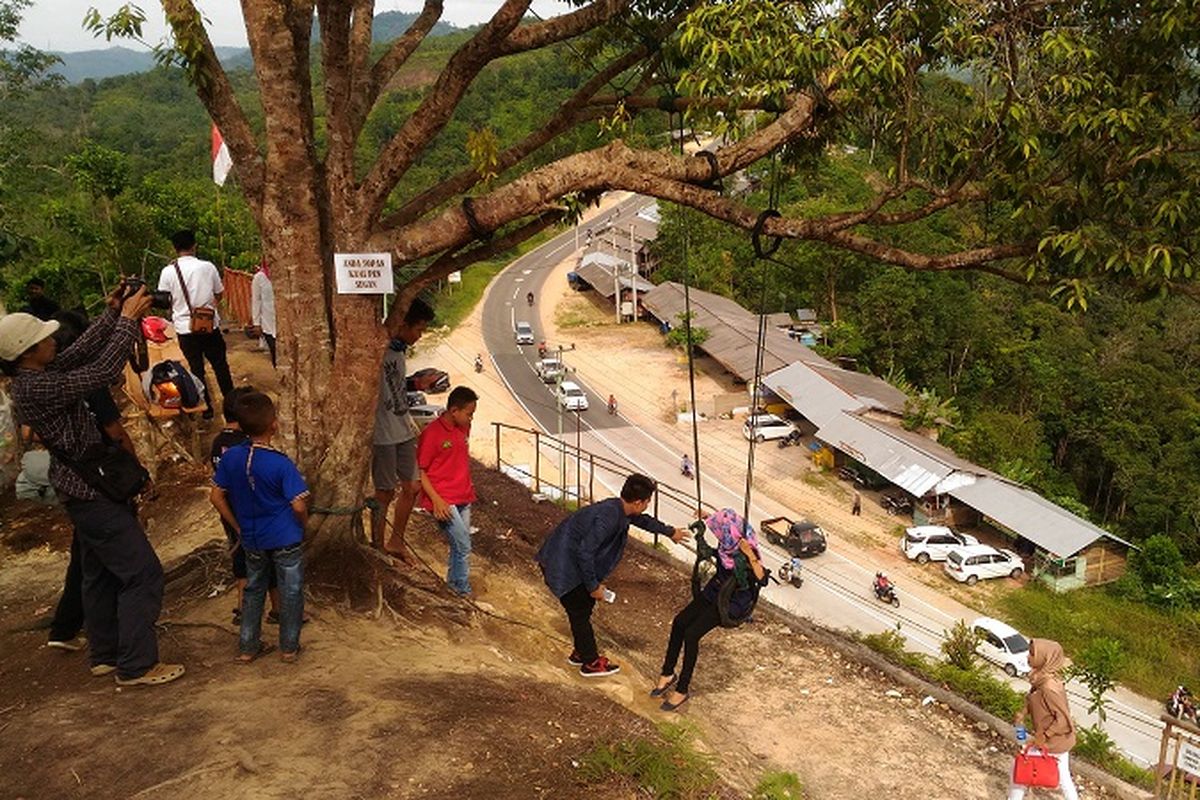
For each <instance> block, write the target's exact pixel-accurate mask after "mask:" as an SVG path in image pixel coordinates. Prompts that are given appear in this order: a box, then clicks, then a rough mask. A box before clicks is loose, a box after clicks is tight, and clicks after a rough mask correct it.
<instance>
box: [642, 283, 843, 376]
mask: <svg viewBox="0 0 1200 800" xmlns="http://www.w3.org/2000/svg"><path fill="white" fill-rule="evenodd" d="M690 295H691V307H692V319H693V324H694V325H695V326H696V327H698V328H704V329H705V330H706V331H708V338H707V339H706V340H705V342H704V344H702V345H701V346H700V349H702V350H703V351H704V352H705V353H707V354H708V355H710V356H712V357H713V359H714V360H716V361H717V363H719V364H720V365H721V366H723V367H725V369H727V370H729V371H730V372H732V373H733V374H734V375H736V376H737V377H739V378H741V379H742V380H744V381H750V380H753V378H754V367H755V359H756V356H757V352H758V346H757V342H758V317H757V316H755V315H754V314H752V313H750V312H749V311H747V310H746V309H744V308H742V307H741V306H740V305H738V304H737V303H736V302H735V301H733V300H730V299H729V298H727V297H721V296H720V295H716V294H712V293H711V292H704V291H701V290H699V289H692V290H691V291H690ZM642 305H643V307H644V308H645V309H646V310H647V311H649V312H650V313H651V314H653V315H654V316H655V317H657V318H658V319H659V320H662V321H664V322H668V323H670V324H671V325H672V326H678V325H679V315H680V314H682V313H683V312H684V309H685V304H684V297H683V285H682V284H679V283H675V282H672V281H668V282H666V283H661V284H659V285H658V286H655V287H654V288H653V289H651V290H650V291H649V292H647V293H646V295H645V296H644V297H643V298H642ZM796 361H803V362H815V363H820V364H829V362H828V361H826V360H825V359H823V358H821V357H820V356H818V355H817V354H816V353H814V352H813V351H812V350H810V349H808V348H807V347H805V346H804V345H802V344H800V343H799V342H797V341H794V340H792V339H790V338H788V336H787V334H785V333H783V332H782V331H779V330H777V329H775V328H773V327H771V326H770V325H768V326H767V331H766V345H765V347H764V348H763V369H762V374H764V375H766V374H768V373H770V372H774V371H776V370H779V369H783V368H784V367H786V366H788V365H789V364H792V363H793V362H796Z"/></svg>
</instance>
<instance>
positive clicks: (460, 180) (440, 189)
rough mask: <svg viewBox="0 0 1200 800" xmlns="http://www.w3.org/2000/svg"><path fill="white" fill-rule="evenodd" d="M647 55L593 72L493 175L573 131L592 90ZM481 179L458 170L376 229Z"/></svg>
mask: <svg viewBox="0 0 1200 800" xmlns="http://www.w3.org/2000/svg"><path fill="white" fill-rule="evenodd" d="M647 55H648V51H647V48H646V47H645V46H641V47H637V48H634V49H633V50H630V51H629V52H628V53H626V54H625V55H623V56H621V57H620V58H618V59H616V60H614V61H613V62H612V63H610V64H608V65H607V66H606V67H605V68H604V69H602V70H600V71H599V72H598V73H596V75H594V76H593V77H592V78H591V79H590V80H589V81H587V83H585V84H584V85H583V86H581V87H580V88H579V90H578V91H576V92H575V94H573V95H572V96H571V97H570V98H568V99H567V100H566V101H564V102H563V103H562V105H560V106H559V107H558V111H557V112H555V114H554V116H553V117H551V118H550V119H548V120H546V121H545V122H543V123H542V124H541V126H540V127H539V128H538V129H537V130H535V131H534V132H533V133H531V134H530V135H529V136H527V137H525V138H524V139H523V140H522V141H520V142H518V143H517V144H515V145H513V146H512V147H509V148H508V149H507V150H505V151H503V152H502V153H500V154H499V155H498V156H497V159H496V173H497V174H502V173H504V171H505V170H508V169H510V168H511V167H513V166H516V165H517V164H519V163H521V161H522V160H524V159H525V158H526V157H528V156H529V155H530V154H531V153H533V152H535V151H536V150H537V149H538V148H540V147H542V146H543V145H545V144H546V143H548V142H550V141H552V140H553V139H555V138H556V137H558V136H559V135H560V134H562V133H564V132H566V131H568V130H570V129H571V128H573V127H574V126H575V125H577V124H578V123H579V122H580V121H581V120H583V119H587V118H591V117H592V116H594V115H592V114H588V113H581V111H580V109H582V108H583V107H584V106H586V105H588V102H587V101H588V100H589V99H590V98H591V96H592V95H593V94H594V93H595V92H596V91H598V90H599V89H600V88H601V87H603V86H604V85H605V84H607V83H608V82H609V81H610V80H612V79H613V78H615V77H616V76H618V75H620V74H621V73H622V72H624V71H625V70H627V69H629V68H631V67H632V66H634V65H635V64H637V63H638V62H639V61H641V60H642V59H643V58H645V57H646V56H647ZM481 180H483V176H482V175H480V174H479V172H477V171H476V170H475V169H472V168H468V169H465V170H462V171H461V172H459V173H458V174H457V175H453V176H451V177H450V178H448V179H446V180H444V181H442V182H441V183H439V184H437V185H436V186H432V187H430V188H429V189H426V190H425V191H424V192H422V193H421V194H419V195H417V196H416V197H414V198H412V199H411V200H409V201H408V202H407V203H405V204H404V205H403V206H401V207H400V208H399V209H398V210H397V211H396V212H395V213H393V214H391V215H389V216H388V217H387V218H386V219H385V220H384V221H383V222H382V223H381V225H380V228H381V229H384V230H386V229H388V228H394V227H397V226H400V225H407V224H408V223H410V222H413V221H414V220H417V219H420V218H421V217H422V216H424V215H425V214H427V213H428V212H429V211H431V210H432V209H434V208H437V207H438V206H440V205H441V204H442V203H444V202H446V201H447V200H449V199H450V198H452V197H455V196H457V195H460V194H463V193H464V192H467V191H469V190H470V189H471V187H473V186H475V185H476V184H478V183H479V181H481Z"/></svg>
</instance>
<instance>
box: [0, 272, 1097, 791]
mask: <svg viewBox="0 0 1200 800" xmlns="http://www.w3.org/2000/svg"><path fill="white" fill-rule="evenodd" d="M563 284H564V285H565V281H563ZM547 305H548V304H547ZM551 321H552V320H551ZM612 328H613V329H614V330H608V329H607V328H606V327H605V326H604V325H595V326H590V327H589V326H582V327H576V328H574V329H572V330H571V333H570V335H572V336H574V337H576V339H577V340H583V337H584V336H591V337H596V338H593V339H589V340H588V341H589V345H588V348H586V350H588V351H590V350H592V349H593V347H594V348H596V351H597V352H600V348H601V347H603V346H604V343H605V342H611V343H612V344H614V345H615V344H616V343H618V342H619V343H621V351H622V353H627V354H628V358H630V359H635V358H639V357H645V358H651V359H655V363H661V364H663V365H664V369H666V368H668V367H671V362H672V359H673V358H674V356H673V355H672V354H671V353H670V351H667V350H666V349H665V348H662V346H661V344H660V343H659V342H657V341H656V339H655V337H656V335H654V334H653V332H652V331H650V329H649V328H648V326H622V327H621V328H620V329H619V330H616V329H615V328H616V326H615V325H614V326H612ZM230 342H231V345H232V352H231V364H232V367H233V371H234V374H235V376H238V379H239V381H240V382H246V381H249V382H251V383H253V384H254V385H255V386H258V387H259V388H265V389H267V390H268V391H270V390H273V389H275V388H277V384H276V383H275V382H274V381H275V378H274V373H273V372H272V371H271V369H270V366H269V362H268V361H267V360H266V356H265V354H263V353H259V352H257V351H255V350H254V348H253V345H252V343H249V342H245V341H235V340H234V337H233V336H231V337H230ZM639 348H640V349H641V355H640V356H639V354H638V349H639ZM480 350H482V342H481V339H480V336H479V320H478V312H476V315H475V316H474V317H472V318H471V319H469V320H467V322H466V323H465V324H464V325H462V326H460V327H459V328H458V329H457V330H456V331H455V332H454V333H453V335H450V336H439V335H433V336H431V337H430V338H429V340H428V341H427V342H423V343H422V344H421V346H420V347H419V348H418V350H417V353H416V354H415V355H414V358H413V361H412V363H413V366H414V368H416V367H420V366H425V365H427V364H433V363H436V364H437V365H438V366H440V367H441V368H443V369H446V370H447V371H449V372H450V373H451V378H452V381H453V382H454V383H459V382H461V381H463V380H469V381H470V382H471V383H472V385H473V386H475V387H476V389H477V391H479V392H480V394H481V396H482V402H481V403H480V413H479V414H478V415H477V417H476V426H475V430H474V431H473V437H472V450H473V452H474V453H476V454H477V455H478V456H480V457H481V458H483V459H484V460H486V459H487V458H488V457H489V454H491V453H492V452H493V448H494V442H493V441H492V440H491V438H490V437H491V430H490V425H489V424H488V423H489V422H491V421H492V420H498V421H505V422H511V423H513V424H528V420H527V419H525V418H524V417H523V415H522V414H521V412H520V410H519V408H518V407H517V406H516V404H515V403H514V402H513V401H512V399H511V398H510V397H508V395H507V391H506V390H505V389H504V388H503V386H502V385H501V384H500V383H499V382H498V381H497V380H496V379H495V376H494V375H491V374H489V373H485V374H484V375H482V376H476V375H474V374H473V373H470V369H471V366H470V364H471V359H472V358H473V357H474V354H475V353H476V352H478V351H480ZM609 352H612V350H611V348H610V349H609ZM578 368H579V370H580V372H581V374H582V375H583V377H584V379H585V380H587V381H589V383H590V382H592V381H596V384H595V385H598V386H603V385H604V384H603V382H602V381H603V379H604V377H605V372H604V370H606V369H613V366H612V365H610V366H607V367H606V366H604V365H603V364H601V363H600V361H599V360H597V361H596V362H594V363H589V362H588V361H587V359H586V358H585V359H581V360H580V362H579V364H578ZM673 368H674V369H675V370H676V371H675V372H673V373H671V374H672V375H673V378H672V379H671V381H664V382H663V383H662V384H661V385H659V386H658V387H657V390H656V391H653V392H651V391H649V389H647V390H646V391H645V394H644V396H641V397H638V396H636V395H635V389H634V388H633V387H630V388H629V389H628V390H627V393H625V394H622V396H621V402H622V412H623V413H626V414H627V415H629V416H630V417H631V419H633V420H634V421H635V422H637V421H642V420H644V421H647V422H649V421H651V420H655V419H658V420H662V419H663V418H664V415H665V414H666V413H667V409H666V408H665V407H664V402H665V403H666V404H667V405H668V406H669V400H665V399H664V393H665V394H666V395H668V396H669V392H670V389H671V388H677V387H678V385H679V380H680V378H679V374H680V373H679V372H678V364H675V365H674V367H673ZM685 374H686V373H684V375H685ZM704 380H706V381H710V383H708V384H706V387H707V388H706V390H708V391H724V390H727V388H728V387H726V386H723V384H722V383H721V380H720V379H704ZM636 391H641V390H636ZM680 430H681V431H682V429H680ZM735 432H736V429H735ZM207 433H208V435H211V434H212V433H215V429H211V430H209V431H208V432H207ZM681 435H682V434H681ZM729 469H730V470H733V469H736V466H735V465H732V464H731V465H730V466H729ZM780 469H783V468H782V467H781V468H780ZM475 477H476V482H477V489H478V494H479V498H480V499H479V502H478V503H477V504H476V507H475V509H474V513H473V522H474V524H475V525H476V526H478V527H479V532H478V533H477V534H476V536H475V553H474V554H473V556H472V570H473V576H472V583H473V584H474V586H475V589H476V592H477V595H478V599H479V604H480V608H481V609H483V610H484V611H480V610H478V609H473V608H469V607H466V606H461V607H459V609H458V610H459V611H461V613H459V614H445V613H436V610H433V611H431V610H429V609H423V608H421V607H420V606H419V604H418V602H417V601H416V600H414V601H412V602H408V603H404V604H401V605H400V607H399V608H398V609H397V611H393V608H392V606H390V605H389V604H385V603H381V602H375V601H374V598H373V597H372V595H371V592H370V591H369V589H367V588H366V587H364V588H363V591H356V592H353V593H351V592H348V591H345V590H344V589H343V588H342V587H335V586H333V585H332V584H331V583H330V582H328V579H327V576H326V572H327V571H328V565H322V564H310V565H309V579H308V593H309V608H308V611H309V614H310V616H311V618H312V619H311V622H310V623H308V624H307V625H306V626H305V629H304V633H303V642H304V648H305V650H304V654H303V656H302V658H301V660H300V662H299V663H298V664H297V665H292V666H289V665H284V664H282V663H281V662H280V661H279V660H278V658H277V657H276V656H274V655H273V656H269V657H265V658H263V659H260V660H259V661H257V662H255V663H253V664H251V665H248V666H243V665H239V664H236V663H234V661H233V656H234V653H235V643H236V639H235V637H236V629H235V628H233V627H232V625H231V624H230V613H229V612H230V609H231V607H232V606H233V605H234V602H235V601H234V599H233V595H232V594H231V588H230V585H229V583H230V580H229V577H228V575H227V573H226V571H225V567H224V565H223V564H222V563H221V562H220V560H219V559H217V560H215V561H214V560H213V559H211V558H210V559H208V560H206V561H204V562H203V563H202V564H201V568H200V569H198V570H196V571H195V572H194V573H191V575H190V578H189V580H188V581H186V582H185V581H181V582H179V583H177V584H172V586H171V587H169V589H168V596H167V599H166V604H165V608H164V612H163V615H162V627H161V630H160V646H161V650H162V657H163V659H164V660H167V661H173V660H178V661H182V662H183V663H185V664H186V665H187V668H188V674H187V675H186V676H184V678H183V679H181V680H180V681H179V682H177V683H175V684H172V685H169V686H165V687H154V688H147V689H139V690H121V689H119V688H117V687H115V685H114V684H113V683H112V681H111V679H104V678H91V677H89V676H88V673H87V671H86V663H87V662H86V658H85V657H84V655H83V654H64V653H61V652H58V651H51V650H48V649H47V648H46V647H45V646H44V642H45V630H44V628H39V627H38V626H39V625H44V623H45V620H46V617H47V615H48V614H49V613H50V611H51V610H52V604H53V603H54V602H55V601H56V599H57V594H58V591H59V588H60V586H61V578H62V573H63V570H64V568H65V565H66V554H65V551H66V548H67V546H68V545H69V535H70V534H69V529H68V527H67V525H66V523H65V518H64V517H63V516H62V515H61V513H60V512H58V511H54V510H47V509H44V508H41V507H35V506H31V505H29V504H24V503H15V502H11V501H6V502H5V503H3V504H2V505H0V556H2V558H3V567H2V568H0V742H2V746H0V776H3V777H2V778H0V798H61V797H105V798H107V797H142V798H155V797H180V798H190V797H224V798H243V797H244V798H273V797H280V798H282V797H294V796H296V795H297V794H302V795H303V796H306V797H314V798H325V797H329V798H378V797H419V798H426V797H428V798H452V797H453V798H460V797H470V798H475V797H488V796H500V795H507V796H515V797H521V798H523V797H553V798H576V797H578V798H584V797H589V798H590V797H595V796H606V797H612V798H626V797H628V798H633V797H642V796H645V795H644V793H642V792H640V791H638V790H637V788H636V787H634V786H632V785H631V784H629V783H627V782H622V781H620V780H616V779H614V780H610V781H608V782H607V783H605V784H603V785H600V786H597V785H595V784H590V785H589V784H588V783H587V782H586V781H585V780H584V779H583V777H582V775H581V772H580V769H579V767H578V764H579V763H580V759H581V757H582V756H583V754H585V753H586V752H588V751H589V750H591V749H592V748H593V747H595V746H596V745H597V744H599V743H604V742H611V741H613V740H614V739H617V738H620V737H626V736H646V737H654V736H656V735H658V734H657V733H656V728H655V725H656V724H657V723H659V722H661V721H664V720H665V719H668V718H670V715H665V714H663V713H662V712H660V711H658V709H657V703H656V702H655V701H652V700H651V699H650V698H649V697H648V696H647V694H646V692H647V689H648V688H649V686H650V685H651V684H652V681H653V679H654V675H655V674H656V673H657V671H658V661H659V659H660V658H661V654H662V650H663V648H664V647H665V644H666V638H667V632H668V630H669V625H670V620H671V617H672V615H673V614H674V612H675V611H676V610H677V609H679V608H681V607H682V606H683V605H684V604H685V603H686V602H687V601H688V599H689V595H690V588H689V585H688V583H687V580H686V577H687V576H686V575H685V574H684V573H683V572H681V571H679V570H678V569H677V568H675V567H671V566H669V565H666V564H664V563H663V562H662V561H660V560H659V559H656V558H654V557H653V556H652V555H651V554H649V553H646V552H644V551H642V550H640V549H637V548H632V547H631V548H630V550H629V551H627V555H626V558H625V561H624V562H623V564H622V565H621V567H620V568H619V570H618V573H617V574H616V575H615V576H614V577H613V578H612V579H611V581H610V585H611V586H612V587H613V588H614V589H615V590H616V591H617V593H618V600H617V602H616V603H615V604H613V605H611V606H609V605H606V604H601V605H600V607H599V608H598V609H597V612H596V615H595V622H596V626H597V632H598V634H599V636H600V641H601V645H602V648H603V649H604V651H605V652H606V653H607V654H608V655H610V656H611V657H612V658H613V659H614V660H616V661H618V662H619V663H621V664H622V671H621V673H620V674H619V675H617V676H614V677H613V678H610V679H606V680H598V681H588V680H585V679H582V678H580V677H579V675H578V673H577V671H575V670H573V669H571V668H569V667H568V666H567V665H566V664H565V663H564V660H565V656H566V655H567V653H568V651H569V650H570V645H569V642H568V631H567V626H566V620H565V615H564V614H563V612H562V609H561V607H560V606H559V605H558V603H557V601H556V600H555V599H554V598H553V597H552V596H551V595H550V593H549V592H548V590H546V589H545V587H544V586H543V585H542V583H541V580H540V576H539V575H538V573H537V571H536V569H535V567H534V565H533V562H532V554H533V552H534V551H535V549H536V546H537V544H538V543H539V542H540V541H541V540H542V538H543V537H544V536H545V534H546V533H547V532H548V531H549V530H550V529H551V528H552V527H553V525H554V524H555V523H556V521H557V520H558V519H560V518H561V516H562V512H561V511H560V510H559V509H558V508H557V507H555V506H553V505H551V504H548V503H535V502H533V501H532V500H531V499H530V496H529V493H528V490H526V489H524V488H523V487H521V486H519V485H518V484H515V483H513V482H511V481H509V480H508V479H507V478H504V477H503V476H501V475H499V474H498V473H496V472H495V471H493V470H491V469H489V468H487V466H486V465H485V464H482V463H481V464H477V465H476V469H475ZM797 482H799V481H797ZM157 486H158V493H159V497H158V499H156V500H154V501H152V502H150V503H148V504H146V507H145V509H144V514H145V517H146V520H147V526H146V527H147V531H148V533H149V536H150V538H151V541H152V542H153V544H154V545H155V547H156V548H157V550H158V552H159V554H160V556H161V557H162V560H163V561H164V563H166V564H168V566H170V564H171V563H174V562H177V560H178V559H181V558H183V557H185V556H186V555H187V554H188V553H191V552H192V551H194V550H196V549H197V548H199V547H201V546H203V545H205V543H207V542H211V541H213V540H218V539H220V537H221V533H220V527H219V523H218V521H217V518H216V515H215V513H214V512H213V511H212V509H211V507H210V506H209V505H208V502H207V497H206V494H207V471H206V470H205V469H204V467H203V466H201V465H196V464H188V463H175V464H165V465H163V467H162V468H161V469H160V472H159V474H158V477H157ZM814 492H816V490H815V489H814ZM818 501H819V502H821V503H824V504H825V506H822V508H824V507H826V506H828V508H829V510H830V513H831V516H832V515H833V512H834V510H835V506H836V505H837V503H836V498H835V499H830V498H829V496H828V495H826V494H824V493H815V494H814V500H813V502H814V503H817V502H818ZM842 513H845V514H846V515H847V516H848V511H846V510H845V509H843V510H842ZM832 524H833V525H835V526H837V525H840V524H841V519H840V516H838V517H835V519H834V521H833V523H832ZM847 524H849V523H847ZM409 540H410V542H411V543H412V544H413V545H414V547H415V549H416V552H417V554H418V555H419V556H420V557H421V559H422V561H423V562H424V566H421V567H418V568H416V569H415V572H414V574H413V576H412V580H413V582H414V584H419V585H421V586H424V587H433V588H434V591H435V592H436V591H437V587H438V585H439V583H440V577H439V576H440V574H441V573H442V572H443V571H444V564H445V559H446V547H445V544H444V543H443V541H442V540H441V538H440V536H439V535H438V533H437V532H436V528H435V527H434V526H433V524H432V522H431V520H430V519H429V518H428V517H425V516H420V515H418V516H416V517H414V521H413V523H412V527H411V529H410V533H409ZM212 552H216V551H212ZM413 596H414V597H417V596H418V595H415V594H414V595H413ZM427 596H433V595H427ZM439 602H440V603H441V604H444V605H447V606H449V605H452V604H454V603H455V602H457V601H454V600H453V599H452V598H450V597H449V595H448V594H445V593H442V595H441V596H440V597H439ZM484 612H487V613H484ZM273 632H274V629H272V628H267V635H268V636H269V635H271V634H272V633H273ZM896 689H897V687H895V686H893V685H891V684H890V683H889V682H888V681H887V680H885V679H884V678H883V677H882V676H881V675H879V674H878V673H876V672H874V671H872V670H871V669H869V668H865V667H863V666H862V665H859V664H857V663H853V662H850V661H848V660H847V659H845V658H843V657H842V656H841V655H840V654H839V653H837V652H836V651H833V650H830V649H828V648H826V647H824V646H822V645H819V644H818V643H816V642H814V641H812V640H810V639H808V638H806V637H805V636H803V635H802V634H801V633H798V632H796V631H793V630H791V629H789V628H788V627H786V626H784V625H781V624H777V623H767V622H761V621H760V622H755V623H753V624H750V625H747V626H744V627H743V628H740V629H738V630H735V631H727V630H718V631H715V632H713V633H712V634H710V636H709V637H708V638H706V639H705V641H704V644H703V648H702V654H701V661H700V666H699V669H698V671H697V674H696V678H695V680H694V682H693V697H692V699H691V700H689V702H688V704H687V706H685V707H684V708H685V712H684V714H683V715H682V716H684V717H686V718H687V719H688V720H690V721H691V722H692V723H693V724H694V725H695V727H696V731H697V736H698V740H699V746H700V747H702V748H703V749H705V750H707V751H708V752H709V753H711V754H712V755H713V756H714V757H715V759H716V761H717V764H718V766H719V771H720V774H721V776H722V778H723V780H724V781H725V784H726V788H725V789H723V790H722V794H723V795H727V796H730V797H735V796H746V794H747V793H748V790H749V788H750V787H751V786H753V785H754V783H755V782H756V781H757V780H758V778H759V777H760V776H761V775H762V774H763V773H764V772H766V771H769V770H786V771H791V772H795V773H796V774H797V775H798V776H799V777H800V778H801V780H802V782H803V783H804V785H805V791H806V796H807V797H809V798H817V799H819V798H861V797H865V796H868V795H869V794H870V795H875V794H878V793H879V792H880V791H881V790H882V791H886V792H887V793H888V795H889V796H890V797H894V798H899V799H901V800H903V799H904V798H914V800H915V799H916V798H986V797H1000V796H1003V790H1004V786H1005V784H1006V779H1005V774H1006V771H1007V769H1008V766H1009V764H1010V763H1011V762H1010V756H1009V747H1008V745H1007V744H1006V743H1004V742H1002V741H1000V740H999V739H997V738H995V737H993V736H992V735H991V734H988V733H983V732H980V731H979V730H976V728H975V727H974V726H973V725H971V724H970V723H968V722H967V721H966V720H964V719H963V718H961V717H959V716H957V715H955V714H953V713H952V712H950V711H948V710H946V709H945V708H943V707H941V706H939V704H937V703H929V704H922V703H921V700H922V698H919V697H913V696H910V695H909V693H908V692H907V691H904V692H896V691H895V690H896ZM897 694H898V695H899V696H896V695H897ZM1095 791H1096V790H1093V792H1095Z"/></svg>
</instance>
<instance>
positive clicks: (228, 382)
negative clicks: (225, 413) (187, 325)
mask: <svg viewBox="0 0 1200 800" xmlns="http://www.w3.org/2000/svg"><path fill="white" fill-rule="evenodd" d="M179 349H180V350H182V351H183V357H184V358H186V359H187V362H188V369H189V370H191V372H192V374H193V375H195V376H196V377H197V378H199V379H200V381H201V383H203V384H204V400H205V403H206V404H207V405H208V408H209V410H210V411H211V410H212V407H213V405H212V392H210V391H209V390H208V379H207V378H206V377H205V375H204V359H206V358H207V359H208V363H209V364H212V370H213V374H214V375H216V376H217V385H218V386H220V387H221V394H222V395H227V394H229V393H230V392H232V391H233V376H231V375H230V374H229V361H228V359H227V358H226V355H225V336H224V334H222V333H221V331H219V330H215V331H213V332H212V333H181V334H179Z"/></svg>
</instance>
